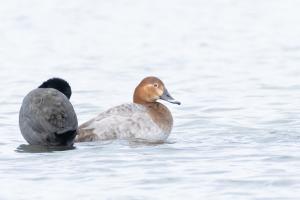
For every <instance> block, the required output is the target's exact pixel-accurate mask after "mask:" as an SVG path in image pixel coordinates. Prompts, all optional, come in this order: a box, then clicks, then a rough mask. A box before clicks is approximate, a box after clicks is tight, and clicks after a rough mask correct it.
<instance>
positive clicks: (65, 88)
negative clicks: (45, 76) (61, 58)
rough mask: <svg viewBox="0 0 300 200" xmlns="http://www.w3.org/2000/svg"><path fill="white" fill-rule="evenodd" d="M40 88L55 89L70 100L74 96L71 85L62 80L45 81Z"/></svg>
mask: <svg viewBox="0 0 300 200" xmlns="http://www.w3.org/2000/svg"><path fill="white" fill-rule="evenodd" d="M39 88H53V89H56V90H58V91H60V92H61V93H63V94H64V95H65V96H66V97H68V99H70V97H71V95H72V90H71V87H70V85H69V83H68V82H67V81H65V80H63V79H61V78H51V79H49V80H47V81H45V82H44V83H43V84H42V85H40V86H39Z"/></svg>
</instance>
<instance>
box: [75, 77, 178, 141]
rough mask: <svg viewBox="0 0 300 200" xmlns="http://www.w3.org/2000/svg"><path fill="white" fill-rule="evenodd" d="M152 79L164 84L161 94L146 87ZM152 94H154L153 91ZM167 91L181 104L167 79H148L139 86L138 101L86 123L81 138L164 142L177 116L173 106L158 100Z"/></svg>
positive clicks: (81, 128) (136, 97)
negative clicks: (174, 116) (165, 80)
mask: <svg viewBox="0 0 300 200" xmlns="http://www.w3.org/2000/svg"><path fill="white" fill-rule="evenodd" d="M152 83H153V84H154V83H155V84H158V83H159V84H160V85H161V90H163V91H159V93H160V94H156V92H157V91H156V88H157V90H158V85H155V90H153V91H151V92H150V91H145V90H144V89H145V87H149V88H150V86H149V85H150V84H151V87H152ZM150 94H151V95H150ZM163 94H164V95H167V97H165V100H168V101H170V102H172V101H173V103H177V104H179V102H176V101H174V99H173V98H172V97H171V96H170V95H169V93H168V92H167V90H166V89H164V85H163V83H162V82H161V81H160V80H159V79H157V78H155V77H148V78H146V79H144V80H143V81H142V82H141V83H140V84H139V86H138V87H137V88H136V90H135V93H134V103H128V104H122V105H120V106H116V107H113V108H111V109H109V110H107V111H106V112H103V113H100V114H99V115H98V116H97V117H95V118H93V119H91V120H89V121H88V122H86V123H84V124H82V125H81V126H80V127H79V129H78V135H77V138H76V141H77V142H86V141H96V140H111V139H130V140H138V141H145V142H163V141H165V140H166V139H167V138H168V136H169V134H170V133H171V130H172V126H173V117H172V114H171V112H170V111H169V109H168V108H167V107H166V106H164V105H163V104H161V103H159V102H156V100H157V99H158V98H160V97H162V96H163Z"/></svg>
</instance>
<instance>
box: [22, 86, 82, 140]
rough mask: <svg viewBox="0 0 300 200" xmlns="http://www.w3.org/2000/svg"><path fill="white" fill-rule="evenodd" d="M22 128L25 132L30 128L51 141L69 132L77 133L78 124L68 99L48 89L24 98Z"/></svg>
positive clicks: (36, 90) (33, 92)
mask: <svg viewBox="0 0 300 200" xmlns="http://www.w3.org/2000/svg"><path fill="white" fill-rule="evenodd" d="M20 126H21V129H22V127H23V128H24V129H25V130H26V129H28V127H29V128H31V129H32V130H33V131H34V132H35V133H37V134H43V135H44V136H43V137H46V138H49V139H50V140H51V138H53V137H56V136H59V135H62V134H64V133H67V132H69V131H73V130H75V131H76V129H77V127H78V122H77V117H76V114H75V111H74V108H73V106H72V104H71V103H70V101H69V100H68V98H67V97H66V96H65V95H63V94H62V93H60V92H59V91H57V90H55V89H49V88H47V89H35V90H33V91H32V92H30V93H29V94H28V95H27V96H26V97H25V98H24V100H23V104H22V107H21V111H20ZM24 126H25V127H24ZM26 127H27V128H26ZM21 131H22V130H21ZM29 134H30V133H29Z"/></svg>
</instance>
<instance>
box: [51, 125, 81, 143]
mask: <svg viewBox="0 0 300 200" xmlns="http://www.w3.org/2000/svg"><path fill="white" fill-rule="evenodd" d="M76 135H77V130H76V129H75V130H69V131H66V132H63V133H55V136H56V140H57V142H58V143H59V144H60V145H62V146H72V145H73V144H74V139H75V137H76Z"/></svg>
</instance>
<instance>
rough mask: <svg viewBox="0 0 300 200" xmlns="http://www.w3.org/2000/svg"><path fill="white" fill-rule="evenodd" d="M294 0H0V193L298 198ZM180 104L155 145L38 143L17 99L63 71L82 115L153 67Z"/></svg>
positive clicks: (120, 98) (299, 54) (116, 97)
mask: <svg viewBox="0 0 300 200" xmlns="http://www.w3.org/2000/svg"><path fill="white" fill-rule="evenodd" d="M299 6H300V2H299V1H297V0H287V1H280V0H265V1H259V0H245V1H237V0H228V1H222V0H211V1H208V0H207V1H206V0H172V1H171V0H164V1H158V0H152V1H147V0H123V1H121V0H111V1H103V0H99V1H98V0H76V1H74V0H66V1H58V0H44V1H37V0H27V1H17V0H10V1H4V0H2V1H0V90H1V95H0V184H1V185H0V186H1V187H0V199H1V200H6V199H9V200H11V199H18V200H20V199H91V200H94V199H95V200H96V199H128V200H131V199H143V200H144V199H211V200H216V199H222V200H223V199H226V200H227V199H228V200H232V199H255V200H262V199H264V200H265V199H272V200H274V199H282V200H290V199H295V200H298V199H300V193H299V191H300V103H299V99H300V78H299V77H300V37H299V35H300V26H299V24H300V14H299ZM148 75H156V76H158V77H160V78H161V79H162V80H164V82H165V83H166V85H167V87H168V89H169V91H170V92H171V94H172V95H173V96H174V97H176V98H177V99H178V100H180V101H181V102H182V105H181V106H176V105H170V104H166V105H167V106H168V107H169V108H170V110H171V111H172V113H173V117H174V119H175V125H174V129H173V132H172V134H171V135H170V137H169V139H168V142H167V143H165V144H160V145H146V144H131V143H129V142H126V141H110V142H100V143H81V144H76V147H75V149H72V150H68V151H62V150H61V149H60V150H58V149H57V150H55V149H44V150H42V151H41V150H40V149H39V150H36V149H34V148H31V147H28V146H27V145H26V142H25V141H24V139H23V138H22V136H21V134H20V131H19V128H18V111H19V108H20V105H21V101H22V98H23V97H24V96H25V95H26V94H27V93H28V92H29V91H30V90H31V89H33V88H35V87H37V86H38V85H39V84H41V82H42V81H44V80H45V79H47V78H50V77H53V76H58V77H63V78H65V79H67V80H68V81H69V82H70V84H71V86H72V88H73V96H72V99H71V100H72V103H73V105H74V107H75V110H76V112H77V114H78V118H79V122H80V123H82V122H84V121H86V120H88V119H90V118H91V117H93V116H95V115H96V114H97V113H99V112H101V111H104V110H106V109H107V108H109V107H111V106H115V105H118V104H121V103H124V102H130V101H131V98H132V93H133V89H134V87H135V86H136V84H137V83H138V82H139V81H140V80H141V79H142V78H143V77H145V76H148Z"/></svg>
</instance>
